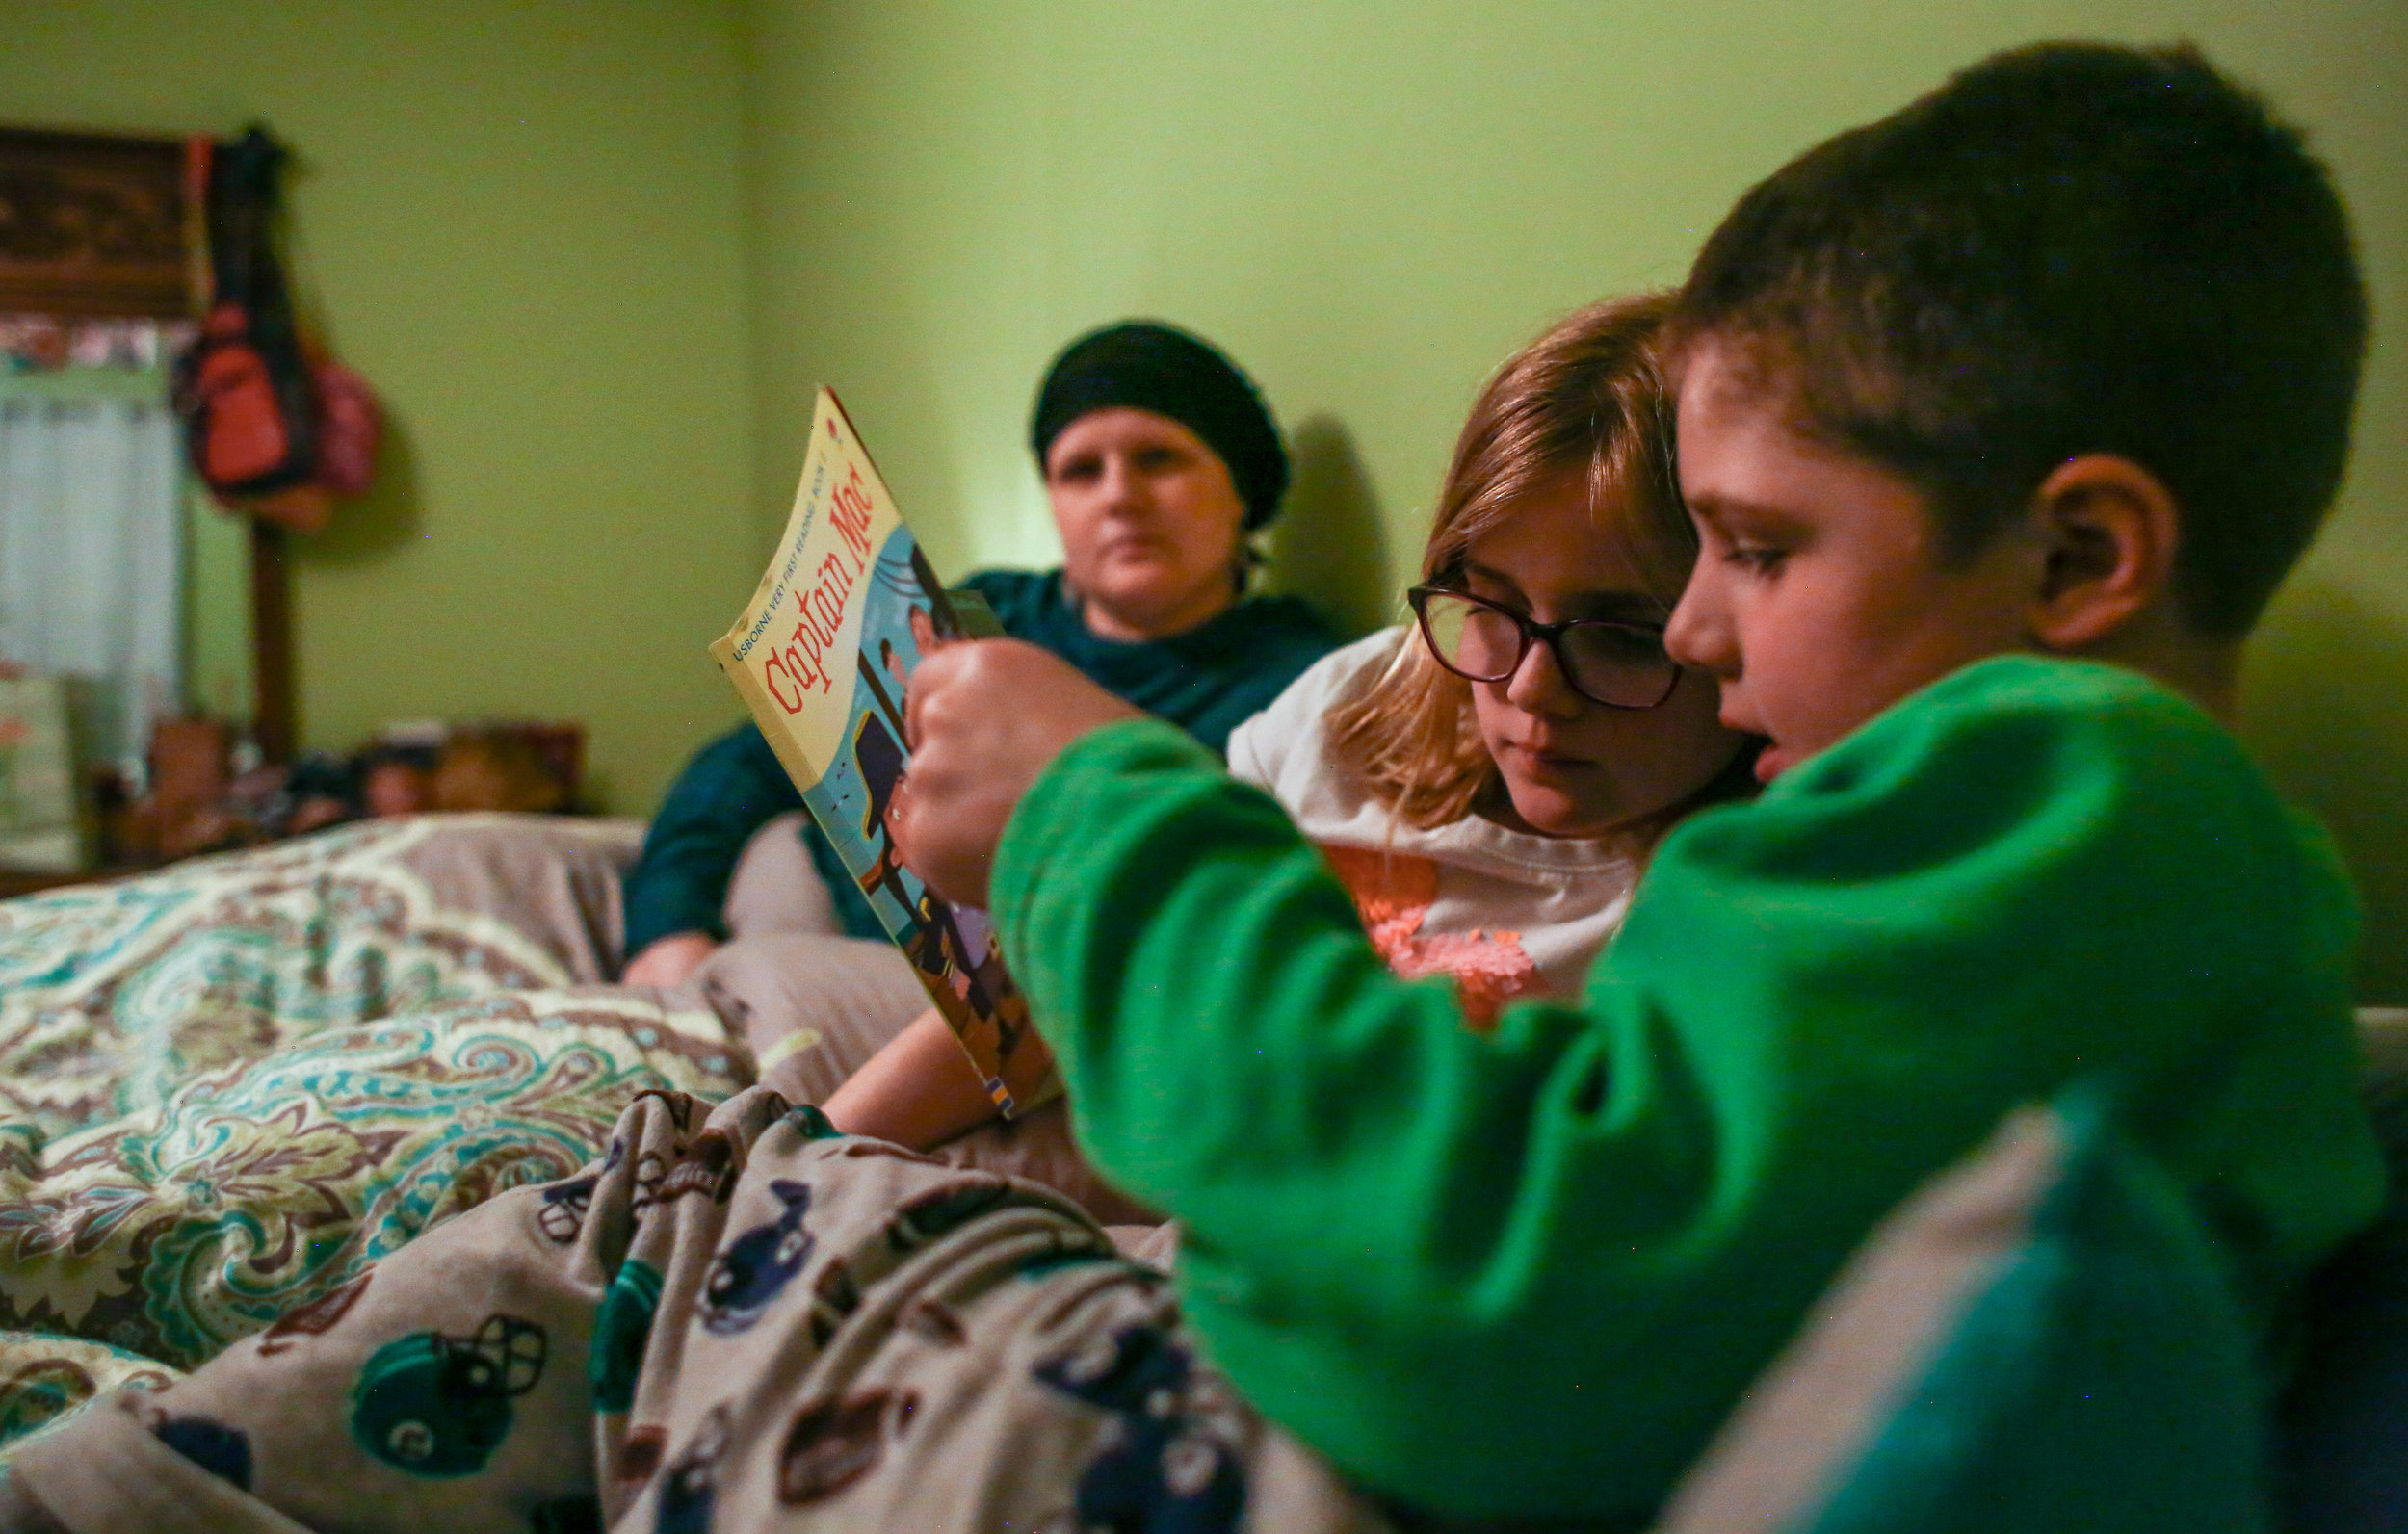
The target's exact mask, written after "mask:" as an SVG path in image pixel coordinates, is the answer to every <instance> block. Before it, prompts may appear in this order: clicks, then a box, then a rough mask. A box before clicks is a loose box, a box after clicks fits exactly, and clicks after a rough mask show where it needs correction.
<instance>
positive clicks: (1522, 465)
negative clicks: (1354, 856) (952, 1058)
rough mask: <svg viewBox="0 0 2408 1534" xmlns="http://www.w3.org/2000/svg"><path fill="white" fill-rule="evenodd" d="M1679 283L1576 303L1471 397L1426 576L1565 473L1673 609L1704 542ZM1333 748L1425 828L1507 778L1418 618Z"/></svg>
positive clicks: (1426, 556) (1468, 691) (1336, 724)
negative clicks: (1682, 477)
mask: <svg viewBox="0 0 2408 1534" xmlns="http://www.w3.org/2000/svg"><path fill="white" fill-rule="evenodd" d="M1672 299H1673V296H1672V295H1671V294H1668V293H1653V294H1645V295H1641V296H1640V297H1637V298H1631V299H1608V300H1606V301H1604V302H1602V303H1593V304H1590V305H1589V306H1588V307H1587V308H1584V309H1581V310H1579V311H1577V312H1575V313H1573V314H1571V315H1568V316H1566V317H1565V318H1564V319H1563V320H1561V321H1559V322H1558V323H1557V324H1556V325H1554V326H1553V327H1551V328H1550V329H1548V330H1547V331H1546V333H1545V334H1543V335H1541V336H1539V337H1538V338H1537V339H1536V340H1534V341H1532V342H1531V344H1530V345H1528V346H1526V347H1524V348H1523V349H1522V350H1521V351H1517V352H1515V353H1514V354H1513V355H1512V356H1511V357H1509V358H1507V359H1506V361H1505V366H1503V367H1501V368H1499V369H1498V370H1497V372H1496V375H1495V377H1491V378H1490V379H1489V380H1488V384H1487V387H1485V388H1483V389H1481V390H1480V394H1479V399H1478V400H1477V401H1475V402H1474V403H1473V405H1472V413H1471V415H1470V417H1469V418H1468V419H1467V420H1465V422H1464V423H1463V434H1462V435H1461V436H1460V437H1458V438H1456V440H1455V445H1454V461H1453V463H1452V464H1451V465H1449V467H1448V469H1447V479H1446V483H1445V485H1444V486H1443V487H1442V488H1441V489H1440V491H1439V495H1438V514H1437V517H1436V520H1435V521H1434V522H1433V524H1432V525H1431V527H1430V530H1429V543H1428V545H1427V546H1426V548H1424V549H1423V551H1422V580H1423V581H1424V582H1425V583H1437V582H1443V581H1445V580H1447V579H1449V578H1451V577H1453V575H1454V574H1455V573H1456V572H1457V570H1458V569H1459V568H1460V566H1461V565H1462V562H1463V560H1464V558H1465V555H1466V551H1467V550H1469V549H1470V547H1471V545H1472V543H1473V542H1474V541H1475V540H1476V539H1478V538H1479V536H1480V535H1481V534H1482V533H1487V532H1489V531H1490V530H1491V529H1494V528H1496V527H1499V526H1501V525H1502V524H1504V523H1505V521H1506V520H1507V519H1508V518H1510V517H1511V516H1512V515H1513V512H1514V510H1515V508H1516V507H1519V506H1522V505H1524V504H1526V503H1527V501H1528V499H1529V498H1530V497H1531V495H1533V494H1535V493H1537V492H1540V491H1542V490H1545V489H1547V488H1549V487H1551V486H1552V485H1554V484H1555V483H1557V481H1560V480H1561V479H1562V478H1563V477H1564V476H1565V475H1572V474H1576V475H1579V476H1580V477H1581V478H1582V479H1583V481H1585V483H1586V485H1587V489H1588V504H1589V509H1590V513H1591V515H1593V516H1596V517H1598V518H1600V519H1601V521H1602V522H1603V523H1604V524H1605V525H1606V526H1607V527H1609V528H1610V530H1611V531H1612V532H1613V533H1615V534H1617V535H1618V536H1619V537H1620V539H1621V540H1622V543H1623V546H1624V548H1625V550H1626V551H1627V552H1628V553H1629V555H1630V558H1631V562H1632V564H1633V566H1634V567H1635V568H1636V570H1637V571H1638V573H1639V576H1640V579H1641V580H1642V581H1644V582H1645V583H1646V585H1647V587H1648V589H1649V590H1650V591H1651V592H1653V593H1654V594H1655V595H1657V596H1659V597H1661V598H1662V600H1663V603H1664V605H1665V607H1666V608H1667V609H1668V608H1670V607H1671V605H1672V604H1673V603H1674V602H1676V601H1677V600H1679V598H1680V594H1681V587H1682V585H1684V584H1685V583H1686V582H1687V581H1688V572H1689V566H1690V565H1691V564H1692V563H1694V562H1695V560H1696V558H1697V534H1696V532H1695V530H1694V529H1692V528H1691V527H1690V526H1689V522H1688V514H1687V513H1686V512H1685V511H1683V510H1682V508H1681V493H1680V485H1679V481H1678V480H1677V479H1676V478H1675V476H1674V471H1673V459H1672V405H1671V401H1670V398H1669V395H1668V392H1667V391H1666V389H1665V387H1664V380H1663V369H1662V355H1661V353H1660V351H1659V345H1658V343H1659V338H1660V337H1661V335H1662V330H1663V328H1664V323H1665V321H1666V319H1667V318H1668V317H1669V316H1670V314H1671V312H1672ZM1327 729H1328V732H1329V741H1330V747H1331V749H1332V751H1333V752H1334V753H1335V755H1336V757H1337V759H1338V761H1339V762H1340V763H1342V764H1343V765H1345V766H1347V767H1350V768H1352V769H1353V770H1354V771H1356V772H1357V773H1360V774H1361V775H1362V777H1363V779H1364V780H1365V782H1366V783H1367V784H1368V785H1369V786H1370V788H1371V790H1372V792H1373V793H1374V794H1375V795H1376V796H1377V797H1378V798H1379V799H1380V801H1381V802H1382V803H1384V804H1386V805H1387V806H1388V808H1389V810H1390V812H1391V813H1393V814H1394V815H1395V816H1396V817H1397V819H1400V820H1401V821H1403V822H1404V823H1405V824H1407V825H1412V826H1417V827H1421V828H1424V829H1428V828H1431V827H1435V826H1440V825H1444V824H1447V823H1448V822H1450V821H1452V820H1457V819H1462V818H1463V817H1464V816H1465V815H1466V814H1468V813H1470V811H1471V809H1472V806H1473V805H1474V804H1475V803H1476V802H1477V801H1478V800H1479V798H1480V796H1481V795H1482V793H1484V792H1485V791H1487V790H1488V789H1490V788H1491V787H1492V786H1493V785H1494V784H1495V783H1496V781H1497V765H1496V763H1495V762H1494V761H1493V760H1492V759H1491V758H1490V757H1489V755H1488V750H1487V747H1486V746H1484V745H1483V744H1482V743H1481V741H1480V738H1479V727H1478V724H1477V722H1476V720H1475V719H1474V717H1473V714H1472V685H1471V684H1470V683H1469V682H1466V681H1464V680H1463V679H1462V678H1461V677H1459V676H1456V675H1455V674H1454V673H1453V672H1451V671H1449V670H1447V669H1446V667H1444V666H1442V665H1440V664H1439V663H1437V661H1435V660H1434V659H1432V658H1431V656H1430V653H1429V646H1428V645H1426V644H1425V643H1424V642H1423V641H1422V638H1421V636H1420V635H1419V634H1418V633H1413V634H1408V635H1406V636H1405V637H1404V642H1403V643H1401V644H1400V645H1399V646H1398V647H1397V655H1396V659H1395V660H1394V661H1393V662H1392V663H1390V664H1389V666H1388V667H1387V669H1386V670H1385V671H1383V672H1382V673H1381V674H1380V675H1379V676H1378V678H1377V679H1376V680H1374V682H1373V683H1372V684H1371V685H1370V686H1369V687H1368V688H1365V689H1363V690H1362V691H1360V692H1358V693H1357V694H1355V695H1354V696H1353V697H1351V698H1348V699H1347V700H1345V701H1344V702H1342V703H1340V704H1339V706H1338V707H1337V708H1335V709H1334V710H1332V711H1331V712H1330V715H1329V718H1328V722H1327Z"/></svg>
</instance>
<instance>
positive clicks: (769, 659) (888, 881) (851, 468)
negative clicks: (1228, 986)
mask: <svg viewBox="0 0 2408 1534" xmlns="http://www.w3.org/2000/svg"><path fill="white" fill-rule="evenodd" d="M1000 632H1001V630H1000V629H999V628H997V627H996V624H995V620H994V616H993V614H992V613H990V612H988V611H986V609H985V604H984V603H982V602H981V601H980V600H979V599H978V597H977V596H976V595H975V594H974V593H968V592H957V593H949V592H948V591H946V589H945V587H944V585H943V584H942V583H940V582H939V581H938V580H937V578H936V572H935V571H934V570H932V569H931V568H930V567H929V561H928V559H927V557H926V556H925V555H923V554H922V553H921V552H920V545H919V544H918V542H917V541H916V540H914V539H913V537H912V535H911V530H910V529H909V528H907V527H905V526H904V525H903V518H902V516H901V515H900V514H899V513H898V512H897V511H896V509H895V501H894V497H893V496H892V495H890V494H888V493H887V489H886V483H885V481H882V480H881V479H879V478H878V472H877V465H876V464H874V463H872V462H871V461H870V455H869V454H868V452H867V451H865V450H864V449H863V447H862V445H861V439H860V437H859V436H858V435H857V434H856V433H855V432H854V431H853V429H852V423H851V421H850V420H848V419H847V418H846V415H845V409H844V406H843V405H841V404H839V403H837V401H836V395H835V393H834V391H832V390H828V389H822V390H821V391H820V397H819V404H818V407H817V408H816V409H815V410H814V411H813V412H812V417H811V446H810V449H809V451H808V452H807V453H806V454H805V455H804V456H803V461H802V481H801V483H800V484H799V485H798V486H797V488H796V490H795V505H794V509H793V510H792V511H791V512H789V513H788V515H787V518H786V531H785V533H784V534H783V535H782V536H781V537H780V538H779V539H778V544H777V551H776V553H775V554H773V555H772V557H771V559H770V566H769V568H768V569H767V570H766V571H764V572H763V573H762V576H761V584H760V585H759V586H758V587H757V588H756V589H755V590H754V591H753V593H752V600H751V601H750V602H748V603H746V605H745V610H744V614H743V615H742V616H741V617H739V618H738V619H737V620H736V626H735V627H734V628H731V629H729V630H728V631H727V632H726V633H725V634H723V635H721V636H720V637H719V639H718V641H717V642H715V643H714V644H713V645H712V646H711V654H712V657H713V658H714V659H716V660H717V661H718V662H719V663H720V669H721V670H723V671H725V672H726V673H727V677H728V680H729V681H731V682H733V683H734V684H735V686H736V691H737V692H738V693H739V694H740V695H742V697H743V698H744V700H745V706H746V708H748V709H750V710H751V711H752V717H753V719H754V720H755V721H756V722H757V723H758V724H759V725H760V726H761V733H762V734H763V735H765V736H767V737H768V738H769V742H770V745H771V747H772V749H773V750H775V751H776V753H777V759H778V761H780V762H781V763H783V764H784V765H785V767H786V771H787V774H788V775H789V776H791V777H792V778H793V779H794V780H795V787H797V788H798V789H799V790H801V791H802V800H803V804H804V807H805V808H807V809H808V810H809V811H810V812H811V817H812V819H815V820H817V821H819V823H820V829H821V830H822V831H824V832H825V833H826V835H827V839H828V841H829V843H830V844H832V845H834V847H835V848H836V852H837V855H838V857H839V858H840V859H841V860H842V861H843V863H844V865H845V867H846V869H847V870H848V871H851V874H852V876H853V879H854V880H855V882H857V883H858V884H859V886H860V888H861V893H862V894H863V895H864V896H866V897H868V898H869V901H870V907H871V909H873V910H874V911H876V912H877V917H878V920H879V921H880V922H882V923H885V926H886V930H887V933H888V934H889V935H890V936H892V937H893V938H894V940H895V942H896V944H897V945H898V946H899V947H901V948H902V949H903V953H904V955H905V956H906V957H908V958H909V959H910V960H911V963H912V967H913V969H915V970H916V971H917V972H918V973H919V976H920V982H921V984H923V985H925V986H927V987H928V993H929V998H930V999H931V1000H932V1001H934V1002H935V1003H936V1009H937V1010H938V1011H939V1012H941V1013H942V1014H944V1018H945V1021H946V1022H947V1023H948V1024H949V1025H951V1027H952V1028H953V1030H954V1035H955V1037H956V1038H958V1039H959V1040H960V1041H961V1047H962V1048H963V1049H964V1050H966V1051H968V1052H969V1055H970V1060H971V1063H972V1064H974V1065H975V1066H977V1067H978V1072H979V1076H980V1079H982V1080H983V1081H984V1082H985V1083H986V1090H987V1094H988V1095H989V1096H990V1097H992V1098H993V1099H994V1100H995V1105H996V1106H997V1107H998V1108H1000V1109H1001V1110H1002V1111H1003V1113H1004V1115H1005V1116H1006V1117H1010V1116H1012V1115H1013V1114H1015V1113H1019V1112H1023V1111H1025V1110H1027V1109H1028V1108H1030V1107H1033V1106H1034V1105H1037V1104H1038V1103H1041V1102H1043V1101H1044V1100H1045V1099H1047V1098H1049V1097H1051V1096H1053V1095H1054V1094H1055V1093H1056V1092H1058V1091H1060V1081H1059V1079H1057V1078H1056V1076H1055V1074H1054V1071H1053V1066H1052V1063H1051V1060H1050V1058H1049V1057H1048V1056H1047V1055H1046V1054H1045V1052H1044V1051H1042V1050H1041V1049H1036V1048H1034V1047H1032V1048H1025V1049H1024V1048H1022V1047H1021V1046H1022V1043H1023V1041H1024V1040H1026V1039H1027V1038H1028V1037H1029V1007H1028V1002H1027V1001H1026V1000H1024V999H1023V998H1022V996H1021V995H1020V988H1019V987H1018V986H1017V985H1015V984H1013V983H1012V979H1011V976H1010V975H1008V974H1007V973H1006V972H1005V970H1004V962H1003V955H1002V952H1001V949H999V948H998V946H997V943H996V939H995V932H994V928H993V927H992V926H991V925H990V924H989V923H988V922H987V919H986V913H985V912H983V911H979V910H974V909H971V908H969V907H967V906H959V905H955V904H953V903H951V902H949V901H947V900H946V899H944V898H943V897H941V896H939V895H938V894H937V893H936V892H935V891H933V890H931V889H929V888H928V887H927V886H926V885H924V884H922V883H921V882H920V881H919V879H918V878H917V877H916V876H914V875H913V873H912V872H911V871H910V870H909V869H906V868H904V867H903V864H902V863H901V862H899V861H898V860H897V859H896V856H895V847H894V843H893V841H892V839H891V838H890V837H889V836H888V835H887V830H886V809H887V804H888V802H889V801H890V799H891V798H892V796H893V793H894V790H895V784H896V782H897V781H898V780H899V779H900V778H901V777H902V776H903V763H904V761H905V759H906V756H907V753H906V751H905V749H904V742H903V688H904V686H905V685H906V684H907V683H908V682H909V681H910V678H911V673H912V670H913V668H915V667H916V666H918V664H919V663H920V659H921V657H923V656H925V655H927V654H928V653H929V651H930V650H931V649H933V648H934V647H936V646H937V645H939V644H942V643H944V642H946V641H947V640H949V639H954V638H961V637H982V636H983V635H991V634H996V633H1000Z"/></svg>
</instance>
